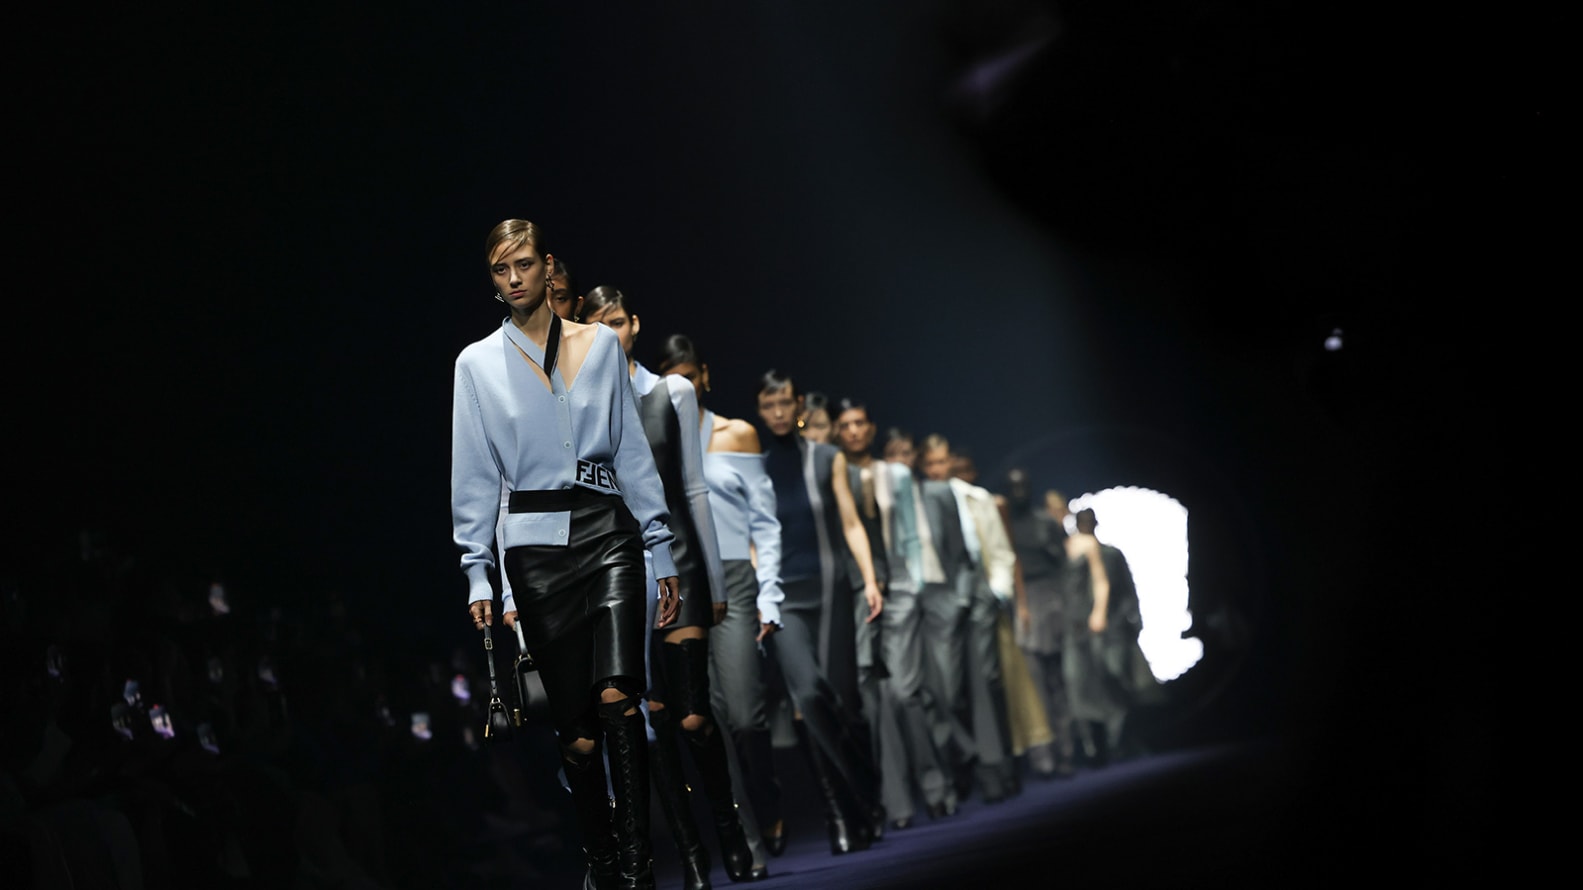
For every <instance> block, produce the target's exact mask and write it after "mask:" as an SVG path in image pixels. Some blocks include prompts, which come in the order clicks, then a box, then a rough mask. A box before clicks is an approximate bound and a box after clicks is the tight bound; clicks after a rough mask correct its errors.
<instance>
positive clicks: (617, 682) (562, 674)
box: [501, 487, 649, 743]
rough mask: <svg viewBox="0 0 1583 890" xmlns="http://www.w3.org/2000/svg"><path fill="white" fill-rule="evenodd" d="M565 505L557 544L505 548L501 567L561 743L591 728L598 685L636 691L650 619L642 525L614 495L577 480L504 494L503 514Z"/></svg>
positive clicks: (641, 681)
mask: <svg viewBox="0 0 1583 890" xmlns="http://www.w3.org/2000/svg"><path fill="white" fill-rule="evenodd" d="M564 510H570V511H571V519H570V528H569V534H568V535H567V543H566V544H565V545H564V546H562V545H528V546H520V547H511V548H509V549H507V550H506V552H505V554H504V557H503V558H502V560H501V569H502V571H503V572H505V574H506V578H507V579H508V580H509V581H510V582H511V589H512V596H513V598H514V599H515V602H516V607H517V620H518V621H519V622H520V623H521V624H522V635H523V638H524V640H525V641H526V642H527V644H528V651H529V652H531V653H533V657H534V660H535V661H536V662H537V664H538V668H539V675H540V679H541V680H542V681H543V682H544V691H545V696H546V698H547V699H548V702H547V703H548V705H549V709H550V714H551V719H552V721H553V722H554V724H555V728H556V731H557V733H558V734H560V736H561V737H562V739H563V742H566V743H569V742H570V741H571V739H573V738H578V737H581V738H597V737H598V736H597V733H598V723H597V720H596V718H595V707H594V706H595V703H596V702H597V700H598V697H599V693H600V691H601V690H602V689H604V688H606V687H608V686H614V687H616V688H618V689H621V690H622V691H624V692H626V693H627V694H628V695H631V696H638V695H641V694H642V692H643V689H644V686H645V685H646V676H645V674H646V671H645V670H644V651H643V650H644V643H645V640H646V639H647V637H648V634H649V628H648V622H647V620H646V616H645V611H646V602H645V600H646V599H647V589H648V585H647V584H646V583H645V578H644V569H643V538H642V533H641V531H640V529H639V528H638V523H637V520H636V519H634V518H633V517H632V513H631V511H629V510H628V509H627V506H626V503H625V502H624V501H622V499H621V497H620V496H619V495H613V494H604V493H600V492H596V491H593V490H591V489H586V488H580V487H579V488H570V489H564V490H553V491H516V492H512V493H511V499H510V511H511V512H512V513H549V512H557V511H564Z"/></svg>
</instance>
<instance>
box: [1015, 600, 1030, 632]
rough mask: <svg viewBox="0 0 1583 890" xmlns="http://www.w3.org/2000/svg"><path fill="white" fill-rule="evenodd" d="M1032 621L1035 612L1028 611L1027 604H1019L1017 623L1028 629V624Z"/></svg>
mask: <svg viewBox="0 0 1583 890" xmlns="http://www.w3.org/2000/svg"><path fill="white" fill-rule="evenodd" d="M1032 620H1033V612H1032V611H1030V610H1029V609H1028V607H1027V605H1026V604H1024V603H1018V604H1017V623H1018V624H1020V625H1022V626H1023V627H1027V626H1028V622H1030V621H1032Z"/></svg>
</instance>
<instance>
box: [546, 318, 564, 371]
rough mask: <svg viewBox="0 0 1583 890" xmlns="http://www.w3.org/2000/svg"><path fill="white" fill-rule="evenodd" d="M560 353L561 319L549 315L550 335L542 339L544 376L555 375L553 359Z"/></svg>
mask: <svg viewBox="0 0 1583 890" xmlns="http://www.w3.org/2000/svg"><path fill="white" fill-rule="evenodd" d="M560 351H561V317H560V316H559V315H556V314H555V313H553V312H551V313H550V333H549V336H547V337H545V338H544V376H545V377H549V376H551V375H553V374H554V373H555V357H556V355H558V354H559V353H560Z"/></svg>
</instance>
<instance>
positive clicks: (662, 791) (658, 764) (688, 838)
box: [649, 705, 713, 890]
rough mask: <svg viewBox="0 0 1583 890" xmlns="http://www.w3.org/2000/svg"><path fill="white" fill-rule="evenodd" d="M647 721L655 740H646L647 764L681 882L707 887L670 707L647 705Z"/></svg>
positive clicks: (693, 889) (696, 889)
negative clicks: (677, 857) (678, 858)
mask: <svg viewBox="0 0 1583 890" xmlns="http://www.w3.org/2000/svg"><path fill="white" fill-rule="evenodd" d="M649 725H650V726H652V727H654V741H653V742H651V743H649V768H650V770H651V771H652V773H653V779H654V791H655V794H657V795H658V796H659V799H660V810H661V812H663V813H664V814H665V821H666V822H667V823H668V824H669V825H670V829H671V836H672V837H674V838H675V839H676V852H677V853H678V854H679V855H680V856H681V862H682V886H684V887H686V888H687V890H710V888H711V887H712V886H713V885H711V884H710V883H709V850H708V849H707V848H706V847H704V843H703V839H702V838H700V837H699V836H698V823H697V821H695V820H694V819H693V806H692V800H691V797H690V795H689V793H688V792H689V791H690V789H689V788H688V787H687V776H686V774H685V773H684V772H683V771H682V758H681V748H680V745H679V743H678V742H677V740H676V722H675V721H674V720H673V719H671V709H670V707H669V706H668V705H667V706H666V707H663V708H655V707H653V706H652V705H651V706H650V707H649Z"/></svg>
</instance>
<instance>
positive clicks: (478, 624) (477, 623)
mask: <svg viewBox="0 0 1583 890" xmlns="http://www.w3.org/2000/svg"><path fill="white" fill-rule="evenodd" d="M467 611H468V612H469V613H470V614H471V615H472V616H473V627H474V628H476V629H478V630H483V629H484V628H485V627H486V626H487V625H490V624H494V623H495V608H494V604H493V603H491V602H490V601H489V600H479V601H478V602H475V603H468V604H467Z"/></svg>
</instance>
